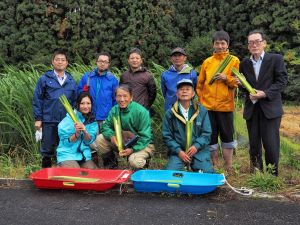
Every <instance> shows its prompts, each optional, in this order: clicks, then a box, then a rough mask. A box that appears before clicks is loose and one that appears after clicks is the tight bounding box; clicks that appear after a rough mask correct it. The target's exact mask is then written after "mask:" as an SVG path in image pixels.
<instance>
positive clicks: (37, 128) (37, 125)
mask: <svg viewBox="0 0 300 225" xmlns="http://www.w3.org/2000/svg"><path fill="white" fill-rule="evenodd" d="M34 127H35V129H36V130H39V129H41V127H42V121H40V120H37V121H35V122H34Z"/></svg>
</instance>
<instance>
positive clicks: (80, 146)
mask: <svg viewBox="0 0 300 225" xmlns="http://www.w3.org/2000/svg"><path fill="white" fill-rule="evenodd" d="M75 108H76V110H75V114H76V116H77V118H78V120H79V122H76V123H74V121H73V120H72V118H71V117H70V115H69V114H67V116H66V117H65V118H64V119H63V120H62V121H61V122H60V123H59V124H58V136H59V145H58V147H57V149H56V153H57V164H58V166H59V167H67V168H80V167H82V168H88V169H97V166H96V164H95V163H94V162H93V161H92V155H91V149H90V144H91V143H92V142H93V141H94V140H95V138H96V136H97V133H98V124H97V122H96V120H95V116H94V115H93V113H92V97H91V96H90V94H89V93H88V92H83V93H81V94H80V95H79V96H78V98H77V101H76V106H75Z"/></svg>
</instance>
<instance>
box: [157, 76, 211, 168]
mask: <svg viewBox="0 0 300 225" xmlns="http://www.w3.org/2000/svg"><path fill="white" fill-rule="evenodd" d="M176 89H177V91H176V96H177V98H178V100H177V101H176V102H175V103H174V105H173V106H172V108H171V109H169V110H168V111H167V112H166V114H165V117H164V120H163V128H162V135H163V139H164V142H165V143H166V145H167V148H168V156H169V161H168V164H167V166H166V169H167V170H182V169H183V167H184V165H185V164H186V165H190V167H191V169H192V170H193V171H202V172H205V173H213V172H214V170H213V167H212V164H211V159H210V152H209V143H210V136H211V127H210V122H209V116H208V113H207V110H206V109H205V108H204V107H203V106H202V105H201V104H200V103H196V102H193V101H192V99H193V97H194V96H195V91H194V85H193V82H192V81H191V80H190V79H182V80H180V81H178V82H177V83H176ZM187 121H190V122H191V123H192V132H191V136H192V137H191V146H190V147H189V148H188V149H186V142H187V140H186V122H187Z"/></svg>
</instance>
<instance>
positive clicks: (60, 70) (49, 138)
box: [32, 50, 77, 168]
mask: <svg viewBox="0 0 300 225" xmlns="http://www.w3.org/2000/svg"><path fill="white" fill-rule="evenodd" d="M52 66H53V70H50V71H47V72H46V73H45V74H44V75H42V76H41V77H40V78H39V79H38V81H37V84H36V87H35V90H34V96H33V102H32V106H33V114H34V119H35V123H34V126H35V129H36V130H41V129H42V145H41V149H40V152H41V155H42V167H43V168H47V167H51V165H52V160H51V158H52V157H53V156H55V149H56V147H57V145H58V141H59V140H58V131H57V126H58V124H59V122H60V121H61V120H62V119H63V118H64V117H65V115H66V110H65V108H64V106H63V105H62V104H61V103H60V101H59V97H60V96H62V95H65V96H66V97H67V99H68V101H69V102H70V104H71V105H74V104H75V101H76V96H77V94H76V89H77V86H76V82H75V80H74V79H73V77H72V75H71V74H69V73H68V72H66V68H67V66H68V57H67V55H66V53H65V52H63V51H61V50H57V51H55V52H54V54H53V58H52Z"/></svg>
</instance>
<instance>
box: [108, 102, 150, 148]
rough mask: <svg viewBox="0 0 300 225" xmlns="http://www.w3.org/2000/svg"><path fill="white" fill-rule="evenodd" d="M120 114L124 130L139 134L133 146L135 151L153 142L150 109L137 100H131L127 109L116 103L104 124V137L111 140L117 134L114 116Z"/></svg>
mask: <svg viewBox="0 0 300 225" xmlns="http://www.w3.org/2000/svg"><path fill="white" fill-rule="evenodd" d="M119 114H120V120H121V127H122V131H131V132H132V133H134V134H135V135H138V136H139V139H138V141H137V143H136V144H135V145H134V146H133V147H132V149H133V151H134V152H137V151H140V150H142V149H144V148H146V147H147V146H148V144H150V143H152V130H151V119H150V115H149V111H147V110H146V109H145V108H144V107H143V106H141V105H140V104H138V103H136V102H131V103H130V104H129V105H128V106H127V108H126V109H121V110H120V107H119V105H115V106H114V107H113V108H112V109H111V110H110V112H109V115H108V117H107V119H106V120H105V121H104V123H103V126H102V134H103V136H104V138H105V139H106V140H108V141H110V138H111V137H112V136H115V131H114V124H113V117H114V116H117V115H119Z"/></svg>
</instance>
